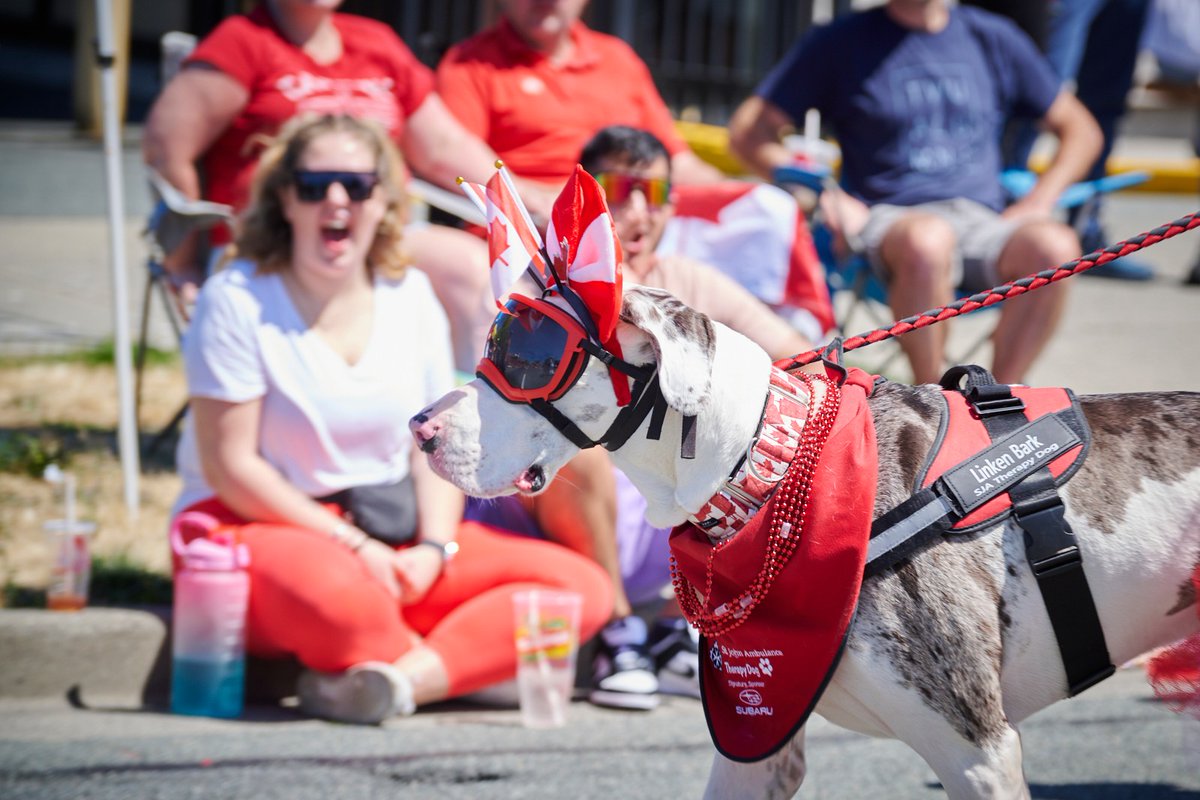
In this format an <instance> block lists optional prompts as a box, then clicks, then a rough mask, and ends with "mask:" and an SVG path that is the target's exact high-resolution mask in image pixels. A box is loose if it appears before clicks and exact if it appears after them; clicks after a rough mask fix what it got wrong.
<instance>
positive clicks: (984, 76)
mask: <svg viewBox="0 0 1200 800" xmlns="http://www.w3.org/2000/svg"><path fill="white" fill-rule="evenodd" d="M810 108H815V109H817V110H818V111H820V113H821V116H822V119H823V120H825V121H827V122H829V123H831V124H832V126H833V129H834V132H835V133H836V135H837V138H838V142H839V144H840V146H841V150H842V158H843V162H842V179H841V180H842V186H843V188H844V190H845V191H844V192H839V193H837V194H838V198H837V199H838V200H840V201H841V202H839V203H837V204H836V207H837V209H838V211H839V213H838V214H837V215H836V216H837V217H838V219H837V220H836V222H838V223H840V224H841V228H842V230H841V233H842V234H843V235H845V236H847V238H848V240H849V241H852V242H855V243H856V245H857V246H859V247H860V248H861V249H862V250H863V251H864V252H865V253H866V254H867V256H868V257H869V258H870V260H871V262H872V264H873V266H874V267H875V268H876V269H877V270H879V271H880V273H881V274H882V275H883V277H884V278H885V279H886V280H887V282H888V295H889V302H890V303H891V306H892V310H893V312H894V313H895V314H896V315H897V316H898V317H905V316H908V315H911V314H917V313H920V312H921V311H925V310H927V309H930V308H936V307H938V306H942V305H945V304H946V303H949V302H951V301H952V300H953V292H954V288H955V287H961V288H963V289H966V290H971V291H977V290H981V289H986V288H988V287H990V286H993V285H996V284H998V283H1002V282H1004V281H1008V280H1012V279H1013V278H1017V277H1021V276H1023V275H1027V274H1029V273H1030V272H1034V271H1036V270H1039V269H1044V268H1046V267H1050V266H1053V265H1056V264H1059V263H1062V262H1064V261H1069V260H1070V259H1072V258H1077V257H1078V256H1079V255H1080V249H1079V241H1078V239H1077V238H1076V236H1075V234H1074V232H1073V231H1072V230H1071V229H1070V228H1069V227H1067V226H1066V225H1064V224H1062V223H1060V222H1057V221H1055V219H1054V218H1053V210H1054V206H1055V202H1056V201H1057V199H1058V196H1059V194H1060V193H1061V192H1062V190H1063V189H1065V188H1066V187H1067V186H1068V185H1070V184H1071V183H1072V182H1074V181H1076V180H1078V179H1080V178H1081V177H1083V175H1084V174H1086V172H1087V170H1088V168H1089V167H1090V166H1091V164H1092V161H1093V160H1094V159H1095V158H1096V155H1097V153H1098V152H1099V150H1100V144H1101V135H1100V131H1099V128H1098V127H1097V126H1096V123H1095V120H1093V119H1092V117H1091V115H1090V114H1088V112H1087V110H1086V109H1084V107H1083V106H1082V105H1081V104H1080V103H1079V102H1078V101H1077V100H1076V99H1075V97H1074V96H1073V95H1071V94H1069V93H1065V92H1062V91H1060V89H1059V80H1058V78H1057V77H1056V76H1055V75H1054V73H1053V72H1052V71H1051V69H1050V67H1049V65H1048V64H1047V63H1046V61H1045V59H1044V58H1043V57H1042V55H1041V54H1040V53H1039V52H1038V50H1037V47H1036V46H1035V45H1034V43H1033V42H1032V41H1031V40H1030V39H1029V38H1028V37H1027V36H1026V35H1025V34H1023V33H1022V32H1021V31H1020V30H1018V29H1017V27H1016V26H1015V25H1014V24H1013V23H1012V22H1010V21H1009V20H1006V19H1003V18H1001V17H998V16H995V15H992V14H988V13H986V12H983V11H979V10H978V9H974V8H965V7H952V6H950V5H949V3H948V0H889V2H887V4H886V5H884V6H881V7H878V8H874V9H871V10H868V11H864V12H859V13H855V14H850V15H847V16H844V17H841V18H839V19H837V20H835V21H834V22H833V23H832V24H830V25H826V26H819V27H815V28H813V29H812V30H810V31H809V32H808V33H807V34H806V35H805V36H804V37H803V38H801V39H800V41H799V42H797V44H796V45H795V46H794V47H793V48H792V49H791V51H789V53H788V54H787V55H786V56H785V57H784V59H783V61H782V62H780V63H779V64H778V65H777V66H776V67H775V68H774V69H773V70H772V71H771V73H770V74H769V75H767V77H766V78H765V79H764V80H763V82H762V83H761V84H760V85H759V87H758V89H757V90H756V93H755V95H754V96H753V97H750V98H749V99H747V100H746V101H745V102H744V103H742V105H741V106H740V107H739V108H738V110H737V111H736V112H735V114H734V116H733V119H732V120H731V122H730V134H731V141H730V143H731V146H732V147H733V149H734V151H735V152H736V153H737V154H738V155H739V156H741V157H742V159H744V160H745V161H746V162H747V163H748V164H750V165H751V166H752V167H753V168H754V169H755V170H756V171H758V172H759V173H760V174H762V175H763V176H765V177H770V176H771V174H772V173H773V171H774V170H775V169H776V168H777V167H780V166H784V165H787V164H791V163H793V156H792V154H791V153H790V152H789V151H788V150H787V149H786V148H785V147H784V146H783V145H782V144H780V132H781V131H782V130H785V129H787V128H788V127H790V126H793V125H794V124H795V121H796V120H801V119H803V118H804V115H805V113H806V112H807V111H808V109H810ZM1013 113H1023V114H1027V115H1029V116H1033V117H1036V118H1039V119H1040V120H1041V122H1042V124H1043V126H1044V127H1045V128H1046V129H1048V130H1049V131H1050V132H1052V133H1054V134H1055V135H1056V136H1057V137H1058V140H1059V147H1058V150H1057V152H1056V154H1055V156H1054V158H1053V159H1052V161H1051V162H1050V165H1049V167H1048V168H1047V169H1046V171H1045V172H1044V173H1043V174H1042V175H1041V177H1040V178H1039V179H1038V181H1037V184H1036V185H1035V186H1034V188H1033V190H1032V191H1031V192H1030V193H1029V194H1027V195H1026V196H1025V197H1023V198H1022V199H1021V200H1019V201H1017V202H1016V203H1013V204H1012V205H1009V206H1007V207H1005V196H1004V192H1003V190H1002V188H1001V186H1000V182H999V175H1000V170H1001V154H1000V134H1001V131H1002V128H1003V126H1004V123H1005V120H1006V119H1007V118H1008V116H1009V115H1010V114H1013ZM1065 289H1066V287H1065V286H1064V285H1063V284H1055V285H1054V286H1050V287H1046V288H1044V289H1039V290H1038V291H1036V292H1033V293H1030V294H1028V295H1025V296H1022V297H1020V298H1016V299H1013V300H1007V301H1005V302H1004V304H1003V305H1002V306H1001V320H1000V323H999V324H998V326H997V328H996V332H995V334H994V335H993V344H994V346H995V347H994V349H995V356H994V361H993V372H994V373H995V375H996V377H997V379H999V380H1001V381H1004V382H1019V381H1020V380H1021V379H1022V377H1023V376H1024V374H1025V372H1026V370H1027V369H1028V368H1029V367H1030V365H1031V364H1032V363H1033V361H1034V359H1035V358H1036V357H1037V355H1038V353H1039V352H1040V351H1041V349H1042V348H1043V347H1044V345H1045V344H1046V342H1047V341H1048V340H1049V338H1050V335H1051V333H1052V332H1053V330H1054V328H1055V326H1056V324H1057V322H1058V319H1059V317H1060V316H1061V311H1062V305H1063V302H1064V300H1065ZM945 338H946V326H945V325H944V324H943V325H935V326H933V327H930V328H926V329H924V330H921V331H915V332H912V333H908V334H906V335H904V336H902V337H900V339H899V342H900V345H901V347H902V348H904V351H905V353H906V354H907V355H908V358H909V361H910V363H911V364H912V368H913V377H914V382H917V383H925V382H931V381H935V380H937V378H938V377H939V376H940V374H941V372H942V369H943V363H942V351H943V345H944V343H945Z"/></svg>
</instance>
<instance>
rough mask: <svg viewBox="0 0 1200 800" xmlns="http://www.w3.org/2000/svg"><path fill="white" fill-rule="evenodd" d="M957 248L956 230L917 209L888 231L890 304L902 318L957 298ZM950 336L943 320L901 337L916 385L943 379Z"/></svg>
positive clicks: (885, 255) (883, 251)
mask: <svg viewBox="0 0 1200 800" xmlns="http://www.w3.org/2000/svg"><path fill="white" fill-rule="evenodd" d="M955 246H956V239H955V236H954V229H953V228H951V226H950V224H949V223H948V222H946V221H945V220H943V219H941V218H940V217H936V216H933V215H931V214H925V213H921V212H917V211H914V212H913V213H911V214H908V215H906V216H903V217H901V218H900V219H898V220H897V221H896V222H895V223H894V224H893V225H892V226H891V227H890V228H888V231H887V233H886V234H884V236H883V241H882V242H881V243H880V247H879V255H880V257H881V258H882V259H883V263H884V264H885V265H886V266H887V269H888V272H889V275H890V279H889V282H888V290H887V291H888V304H889V305H890V306H891V308H892V312H893V313H894V314H895V315H896V318H897V319H903V318H904V317H907V316H911V315H913V314H919V313H920V312H922V311H928V310H929V309H931V308H937V307H939V306H943V305H946V304H947V303H949V302H950V301H951V300H953V299H954V287H953V286H951V272H952V269H953V265H954V248H955ZM946 333H947V326H946V323H944V322H943V323H939V324H937V325H934V326H932V327H929V328H925V329H924V330H919V331H912V332H910V333H906V334H904V335H903V336H901V337H899V338H898V339H897V341H898V342H899V343H900V348H901V349H902V350H903V351H904V354H905V355H906V356H908V361H909V364H911V365H912V371H913V383H914V384H919V383H933V382H935V381H937V380H938V378H940V377H941V376H942V359H943V352H944V351H945V345H946Z"/></svg>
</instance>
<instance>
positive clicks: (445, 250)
mask: <svg viewBox="0 0 1200 800" xmlns="http://www.w3.org/2000/svg"><path fill="white" fill-rule="evenodd" d="M404 241H405V245H406V246H407V247H408V248H409V252H410V253H412V256H413V261H414V266H416V267H417V268H418V269H420V270H421V271H422V272H424V273H425V274H426V275H428V276H429V281H430V283H432V284H433V291H434V292H435V293H436V294H437V297H438V300H439V301H441V304H442V308H444V309H445V310H446V316H447V317H448V318H449V320H450V337H451V339H452V341H453V345H454V365H455V367H456V368H457V369H458V370H460V371H461V372H466V373H472V372H474V371H475V365H476V364H477V363H478V362H479V357H480V355H481V354H482V353H483V344H484V341H485V340H486V339H487V332H488V328H489V327H491V324H492V320H493V319H494V318H495V316H496V303H495V299H494V298H493V297H492V290H491V284H490V278H489V277H488V266H489V265H488V249H487V242H485V241H484V240H482V239H480V238H479V237H477V236H472V235H471V234H469V233H467V232H465V231H460V230H458V229H457V228H448V227H446V226H445V225H426V226H424V227H415V228H411V229H408V230H406V231H405V232H404Z"/></svg>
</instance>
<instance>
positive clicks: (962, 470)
mask: <svg viewBox="0 0 1200 800" xmlns="http://www.w3.org/2000/svg"><path fill="white" fill-rule="evenodd" d="M1081 441H1082V440H1081V439H1080V438H1079V435H1078V434H1076V433H1075V431H1073V430H1071V429H1070V428H1069V427H1067V426H1066V425H1065V424H1064V423H1063V422H1062V420H1060V419H1059V418H1058V416H1057V415H1055V414H1051V415H1048V416H1045V417H1042V418H1040V419H1038V420H1037V421H1036V422H1033V423H1030V424H1029V425H1026V426H1024V427H1022V428H1021V429H1020V430H1018V431H1016V432H1015V433H1012V434H1010V435H1008V436H1006V437H1004V438H1003V439H1001V440H1000V441H998V442H995V443H994V444H992V445H991V446H990V447H988V448H986V449H984V450H982V451H980V452H979V453H976V454H975V455H974V456H973V457H972V458H971V459H970V460H968V461H966V462H964V463H962V464H959V465H958V466H956V467H954V468H953V469H951V470H947V471H946V473H945V474H944V475H943V476H942V478H941V480H942V482H943V483H944V485H945V487H946V489H947V490H948V491H949V493H950V495H951V497H953V498H954V501H955V502H956V503H957V504H958V506H959V509H960V510H961V512H962V513H963V514H967V513H970V512H971V511H973V510H975V509H976V508H978V507H979V506H981V505H983V504H984V503H986V502H987V501H988V500H990V499H992V498H993V497H995V496H996V495H998V494H1000V493H1001V492H1005V491H1007V490H1008V489H1009V487H1011V486H1013V485H1014V484H1016V483H1018V482H1020V481H1021V479H1022V478H1025V477H1026V476H1027V475H1030V474H1031V473H1033V472H1035V471H1037V470H1039V469H1041V468H1042V467H1044V466H1046V465H1047V464H1049V463H1050V462H1051V461H1053V460H1054V459H1055V458H1057V457H1058V456H1060V455H1062V454H1063V453H1065V452H1066V451H1067V450H1069V449H1070V448H1072V447H1074V446H1075V445H1077V444H1080V442H1081Z"/></svg>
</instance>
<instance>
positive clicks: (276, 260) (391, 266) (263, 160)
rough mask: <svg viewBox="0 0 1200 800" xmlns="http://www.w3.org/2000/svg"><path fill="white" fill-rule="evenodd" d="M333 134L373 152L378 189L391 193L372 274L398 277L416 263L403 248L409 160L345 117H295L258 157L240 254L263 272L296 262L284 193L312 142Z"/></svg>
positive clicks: (363, 123)
mask: <svg viewBox="0 0 1200 800" xmlns="http://www.w3.org/2000/svg"><path fill="white" fill-rule="evenodd" d="M329 133H348V134H350V135H351V136H354V137H356V138H357V139H359V140H360V141H361V142H363V144H365V145H367V147H368V148H369V149H370V150H371V151H372V152H373V153H374V155H375V164H376V167H375V169H376V172H378V173H379V186H378V187H377V188H376V190H375V191H377V192H378V191H382V192H386V194H387V210H386V211H385V212H384V215H383V219H381V220H380V222H379V227H378V228H377V229H376V231H375V241H374V242H373V243H372V244H371V250H370V252H368V253H367V269H369V270H371V271H372V274H381V275H383V276H385V277H388V278H399V277H400V276H402V275H403V274H404V270H405V269H406V268H407V267H408V266H409V264H410V263H411V259H410V258H409V256H408V254H407V253H406V252H405V251H404V249H403V248H402V247H401V242H402V240H403V238H404V223H405V220H406V219H407V214H408V195H407V193H406V192H405V189H404V161H403V159H402V158H401V156H400V153H399V152H398V151H397V150H396V147H395V145H393V144H392V141H391V139H390V138H389V137H388V135H387V134H386V133H385V132H384V130H383V129H382V128H380V127H379V126H378V125H376V124H375V123H373V122H370V121H368V120H363V119H358V118H356V117H350V116H346V115H345V114H324V115H321V116H312V115H307V116H302V117H296V118H293V119H292V120H291V121H289V122H288V123H287V124H286V125H284V126H283V128H282V129H280V131H279V134H278V135H277V136H276V137H275V138H274V139H273V140H272V141H271V142H270V144H269V145H268V146H267V149H266V150H265V151H264V152H263V154H262V156H261V157H260V158H259V161H258V166H257V168H256V169H255V171H254V179H253V182H252V183H251V185H250V201H249V203H248V204H247V206H246V212H245V214H244V215H243V217H242V220H241V224H240V226H239V231H238V235H237V240H236V247H237V255H238V256H240V257H243V258H249V259H251V260H253V261H255V262H257V263H258V270H259V272H280V271H283V270H285V269H289V268H290V266H291V261H292V226H291V224H290V223H289V222H288V221H287V218H286V217H285V216H284V214H283V192H284V190H286V189H287V187H288V185H289V184H290V183H291V182H292V176H293V173H294V172H295V170H296V166H297V164H298V163H299V161H300V158H301V156H303V155H304V153H305V151H306V150H307V149H308V146H309V145H310V144H311V143H312V142H313V140H315V139H317V138H319V137H321V136H324V135H326V134H329Z"/></svg>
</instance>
